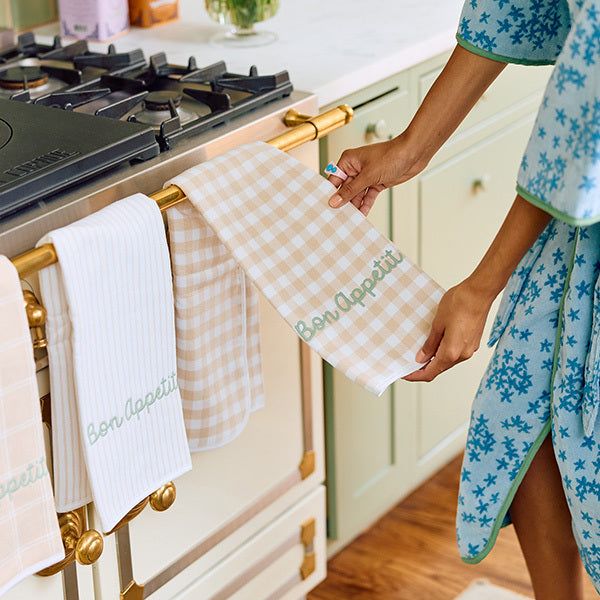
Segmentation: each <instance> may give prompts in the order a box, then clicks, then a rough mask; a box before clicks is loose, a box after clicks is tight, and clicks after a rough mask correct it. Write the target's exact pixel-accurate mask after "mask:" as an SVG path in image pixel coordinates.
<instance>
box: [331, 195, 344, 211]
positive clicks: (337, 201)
mask: <svg viewBox="0 0 600 600" xmlns="http://www.w3.org/2000/svg"><path fill="white" fill-rule="evenodd" d="M342 202H343V200H342V197H341V196H340V195H339V194H334V195H333V196H331V198H329V206H331V208H337V207H338V206H340V205H341V204H342Z"/></svg>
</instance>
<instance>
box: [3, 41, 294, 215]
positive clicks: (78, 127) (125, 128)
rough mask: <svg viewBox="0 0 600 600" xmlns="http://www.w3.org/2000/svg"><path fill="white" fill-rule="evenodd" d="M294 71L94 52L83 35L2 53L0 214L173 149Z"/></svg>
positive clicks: (243, 108) (284, 85) (256, 100)
mask: <svg viewBox="0 0 600 600" xmlns="http://www.w3.org/2000/svg"><path fill="white" fill-rule="evenodd" d="M292 89H293V88H292V84H291V83H290V79H289V76H288V73H287V72H286V71H282V72H280V73H277V74H274V75H259V74H258V71H257V69H256V67H254V66H253V67H251V68H250V71H249V73H248V74H247V75H245V74H236V73H230V72H229V71H228V70H227V67H226V65H225V63H224V62H222V61H221V62H217V63H215V64H212V65H209V66H206V67H199V66H198V64H197V62H196V59H195V58H193V57H191V58H190V59H189V61H188V63H187V64H186V65H175V64H171V63H169V62H168V60H167V56H166V55H165V54H164V53H160V54H156V55H154V56H151V57H149V59H148V60H146V58H145V56H144V53H143V52H142V51H141V50H132V51H129V52H118V51H117V49H116V48H115V46H114V45H111V46H109V48H108V51H107V52H106V53H102V52H92V51H91V50H90V49H89V48H88V45H87V43H86V42H85V41H78V42H75V43H72V44H70V45H66V46H63V44H62V42H61V40H60V38H58V37H56V38H55V39H54V41H53V43H52V44H40V43H38V42H37V41H36V39H35V38H34V36H33V35H32V34H31V33H26V34H23V35H21V36H19V38H18V40H17V43H16V45H15V46H14V47H12V48H9V49H7V50H4V51H3V52H0V219H2V218H3V217H4V216H6V215H7V214H9V213H12V212H14V211H16V210H20V209H23V208H25V207H27V206H28V205H30V204H32V203H34V202H37V201H39V200H41V199H48V198H49V197H51V196H52V195H53V194H56V193H57V192H59V191H62V190H64V189H65V188H66V187H68V186H72V185H74V184H77V183H80V182H82V181H84V180H86V179H89V178H90V177H93V176H96V175H98V174H99V173H102V172H104V171H107V170H109V169H111V168H114V167H116V166H118V165H122V164H124V163H127V162H131V163H134V162H141V161H146V160H148V159H150V158H153V157H155V156H157V155H158V154H159V153H161V152H167V151H169V150H170V149H171V148H173V146H174V145H176V144H177V143H179V141H180V140H182V139H184V138H190V137H192V136H194V135H198V134H200V133H204V132H206V131H208V130H210V129H211V128H214V127H216V126H218V125H223V124H224V123H228V122H230V121H231V120H233V119H235V118H237V117H239V116H240V115H243V114H245V113H248V112H250V111H252V110H255V109H257V108H258V107H261V106H264V105H265V104H268V103H269V102H272V101H274V100H278V99H281V98H284V97H286V96H289V95H290V93H291V92H292Z"/></svg>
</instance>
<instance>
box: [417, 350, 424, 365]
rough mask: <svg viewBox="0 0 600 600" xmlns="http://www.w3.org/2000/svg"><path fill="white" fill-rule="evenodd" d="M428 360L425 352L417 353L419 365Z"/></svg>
mask: <svg viewBox="0 0 600 600" xmlns="http://www.w3.org/2000/svg"><path fill="white" fill-rule="evenodd" d="M426 358H427V355H426V354H425V352H423V350H419V351H418V352H417V355H416V356H415V360H416V361H417V362H418V363H424V362H425V359H426Z"/></svg>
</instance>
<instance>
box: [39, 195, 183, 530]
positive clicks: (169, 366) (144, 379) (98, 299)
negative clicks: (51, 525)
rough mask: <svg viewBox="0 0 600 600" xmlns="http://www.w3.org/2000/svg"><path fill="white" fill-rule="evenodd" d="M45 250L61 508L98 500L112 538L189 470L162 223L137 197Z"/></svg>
mask: <svg viewBox="0 0 600 600" xmlns="http://www.w3.org/2000/svg"><path fill="white" fill-rule="evenodd" d="M48 241H51V242H52V243H53V244H54V247H55V248H56V253H57V255H58V258H59V262H58V264H55V265H51V266H50V267H47V268H45V269H43V270H42V271H41V272H40V287H41V291H42V297H43V301H44V305H45V306H46V308H47V310H48V319H47V324H46V333H47V337H48V359H49V363H50V391H51V394H52V403H51V406H52V435H53V446H54V448H55V453H54V472H55V493H56V502H57V505H58V506H59V510H60V511H61V512H62V511H65V510H68V509H69V507H70V508H74V507H76V506H77V505H81V504H84V503H86V502H87V501H89V500H93V501H94V503H95V505H96V510H97V511H98V514H99V517H100V522H101V526H102V529H103V530H104V531H109V530H110V529H112V527H114V525H115V524H116V523H117V522H118V521H119V520H120V519H121V518H122V517H123V516H124V515H125V514H126V513H127V512H128V511H129V510H130V509H131V508H132V507H133V506H134V505H135V504H137V503H138V502H139V501H140V500H142V499H143V498H144V497H145V496H147V495H149V494H150V493H152V492H153V491H154V490H155V489H157V488H158V487H160V486H161V485H163V484H164V483H167V482H168V481H170V480H171V479H174V478H176V477H178V476H179V475H181V474H182V473H184V472H186V471H188V470H189V469H190V468H191V458H190V453H189V449H188V445H187V438H186V435H185V425H184V422H183V410H182V406H181V398H180V396H179V389H178V386H177V360H176V350H175V319H174V314H173V287H172V281H171V266H170V259H169V251H168V248H167V239H166V235H165V230H164V224H163V220H162V215H161V214H160V210H159V209H158V206H157V205H156V202H154V201H153V200H151V199H149V198H147V197H146V196H143V195H142V194H135V195H134V196H130V197H129V198H126V199H124V200H120V201H119V202H115V203H114V204H111V205H110V206H107V207H106V208H103V209H102V210H100V211H98V212H96V213H94V214H92V215H90V216H88V217H85V218H84V219H81V220H79V221H76V222H74V223H71V224H70V225H68V226H66V227H63V228H61V229H57V230H55V231H52V232H50V233H49V234H48V235H47V236H46V238H45V239H44V240H42V241H41V242H40V243H46V242H48ZM76 449H79V450H78V452H75V450H76ZM88 482H89V484H88ZM88 485H89V488H91V490H90V489H88ZM90 491H91V493H90Z"/></svg>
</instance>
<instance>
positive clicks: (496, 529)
mask: <svg viewBox="0 0 600 600" xmlns="http://www.w3.org/2000/svg"><path fill="white" fill-rule="evenodd" d="M578 233H579V232H577V234H576V236H575V241H574V243H573V251H572V253H571V261H570V263H569V270H568V272H567V277H566V278H565V284H564V286H563V293H562V298H561V300H560V307H559V309H558V326H557V328H556V339H555V342H554V355H553V357H552V373H551V375H550V418H549V419H548V421H546V423H545V424H544V427H543V428H542V431H541V432H540V434H539V435H538V437H537V438H536V439H535V442H534V443H533V445H532V446H531V448H530V449H529V452H528V453H527V455H526V456H525V460H524V461H523V464H522V465H521V468H520V469H519V472H518V473H517V476H516V477H515V479H514V481H513V483H512V485H511V487H510V490H509V491H508V494H507V496H506V498H505V499H504V502H503V503H502V506H501V507H500V512H499V513H498V517H497V518H496V521H495V522H494V527H493V528H492V532H491V534H490V537H489V539H488V541H487V543H486V545H485V546H484V547H483V550H482V551H481V552H480V553H479V554H477V555H475V556H472V557H466V556H461V559H462V561H463V562H465V563H467V564H470V565H475V564H477V563H479V562H481V561H482V560H483V559H484V558H485V557H486V556H487V555H488V554H489V553H490V551H491V550H492V548H493V547H494V544H495V543H496V539H497V537H498V533H500V529H501V528H502V523H503V522H504V517H506V513H507V512H508V509H509V508H510V505H511V504H512V501H513V500H514V497H515V494H516V493H517V490H518V489H519V486H520V485H521V482H522V481H523V478H524V477H525V474H526V473H527V471H528V470H529V467H530V466H531V463H532V462H533V459H534V458H535V455H536V454H537V451H538V450H539V448H540V446H541V445H542V442H543V441H544V440H545V439H546V436H547V435H548V433H549V432H550V427H551V424H552V413H553V403H554V378H555V376H556V368H557V365H558V353H559V351H560V338H561V335H562V320H563V313H564V309H565V298H566V295H567V289H568V287H569V284H570V282H571V273H572V272H573V265H574V264H575V256H576V253H577V239H578Z"/></svg>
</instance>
